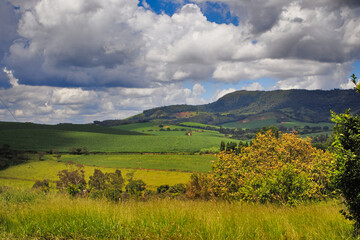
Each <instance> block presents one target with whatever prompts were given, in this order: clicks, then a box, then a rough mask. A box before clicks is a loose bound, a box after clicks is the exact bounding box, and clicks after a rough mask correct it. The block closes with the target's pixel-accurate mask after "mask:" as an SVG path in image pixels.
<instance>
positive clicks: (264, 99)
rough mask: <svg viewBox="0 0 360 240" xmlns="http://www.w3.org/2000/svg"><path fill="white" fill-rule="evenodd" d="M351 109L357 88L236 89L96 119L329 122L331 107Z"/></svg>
mask: <svg viewBox="0 0 360 240" xmlns="http://www.w3.org/2000/svg"><path fill="white" fill-rule="evenodd" d="M348 108H350V109H351V112H353V113H360V94H357V93H356V92H355V91H354V90H338V89H337V90H329V91H324V90H276V91H236V92H233V93H229V94H227V95H225V96H223V97H222V98H220V99H219V100H217V101H216V102H213V103H210V104H205V105H198V106H192V105H172V106H166V107H158V108H153V109H150V110H145V111H144V112H143V113H141V114H138V115H135V116H133V117H130V118H128V119H124V120H106V121H102V122H99V121H96V124H99V125H103V126H114V125H121V124H127V123H134V122H147V121H160V122H169V123H180V122H198V123H204V124H212V125H221V124H225V123H231V122H236V121H241V120H243V119H246V118H256V117H259V116H262V115H264V114H265V115H266V114H269V113H271V114H272V115H273V116H276V118H277V119H278V120H279V121H284V119H292V120H296V121H301V122H309V123H317V122H329V121H330V118H331V114H330V110H332V111H334V112H336V113H342V112H344V111H345V110H346V109H348Z"/></svg>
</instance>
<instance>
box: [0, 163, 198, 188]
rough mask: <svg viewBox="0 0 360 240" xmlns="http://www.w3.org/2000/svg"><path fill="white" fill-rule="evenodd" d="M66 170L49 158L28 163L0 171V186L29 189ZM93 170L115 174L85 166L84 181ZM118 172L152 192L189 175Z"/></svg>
mask: <svg viewBox="0 0 360 240" xmlns="http://www.w3.org/2000/svg"><path fill="white" fill-rule="evenodd" d="M66 168H69V167H68V166H66V164H65V163H63V162H57V161H55V160H53V159H51V158H49V157H47V160H45V161H30V162H28V163H25V164H21V165H17V166H12V167H9V168H7V169H5V170H2V171H0V186H10V187H21V188H31V187H32V185H33V184H34V182H35V181H36V180H44V179H49V180H51V181H53V182H54V181H57V180H59V179H58V177H57V173H58V172H59V171H61V170H63V169H66ZM95 168H99V169H101V171H103V172H115V170H116V169H117V168H104V167H94V166H85V167H84V170H85V178H86V180H89V176H91V175H92V174H93V173H94V169H95ZM74 169H75V168H74ZM120 170H121V172H122V175H123V176H124V177H125V178H126V174H127V173H131V172H133V173H134V178H135V179H142V180H143V181H144V182H145V183H146V184H147V188H148V189H152V190H155V189H156V187H157V186H160V185H163V184H168V185H174V184H177V183H186V182H188V181H189V179H190V175H191V173H189V172H178V171H157V170H145V169H121V168H120ZM53 186H54V185H53Z"/></svg>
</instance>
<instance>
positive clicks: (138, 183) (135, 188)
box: [125, 179, 146, 198]
mask: <svg viewBox="0 0 360 240" xmlns="http://www.w3.org/2000/svg"><path fill="white" fill-rule="evenodd" d="M125 189H126V192H127V193H129V194H130V195H132V196H135V197H136V198H138V197H139V196H141V194H142V192H143V191H144V190H145V189H146V184H145V183H144V181H143V180H141V179H139V180H133V179H131V180H130V181H129V183H128V184H127V185H126V187H125Z"/></svg>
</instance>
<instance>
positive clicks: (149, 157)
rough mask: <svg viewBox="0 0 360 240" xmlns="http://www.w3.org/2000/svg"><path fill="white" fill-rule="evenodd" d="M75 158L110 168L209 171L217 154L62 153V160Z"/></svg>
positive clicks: (89, 163) (87, 163) (80, 161)
mask: <svg viewBox="0 0 360 240" xmlns="http://www.w3.org/2000/svg"><path fill="white" fill-rule="evenodd" d="M69 160H73V161H74V162H75V163H80V164H86V165H90V166H102V167H110V168H143V169H158V170H181V171H195V172H208V171H210V170H211V165H212V162H213V161H215V160H216V156H215V155H178V154H96V155H93V154H90V155H68V154H67V155H62V157H61V161H63V162H67V161H69Z"/></svg>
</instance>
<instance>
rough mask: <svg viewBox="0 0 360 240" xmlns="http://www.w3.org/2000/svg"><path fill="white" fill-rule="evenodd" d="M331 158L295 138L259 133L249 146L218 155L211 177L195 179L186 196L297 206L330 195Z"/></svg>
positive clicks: (196, 176) (190, 184)
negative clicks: (238, 150)
mask: <svg viewBox="0 0 360 240" xmlns="http://www.w3.org/2000/svg"><path fill="white" fill-rule="evenodd" d="M332 161H333V155H332V154H330V153H329V152H323V151H322V150H318V149H316V148H314V147H312V146H311V143H310V139H306V140H303V139H301V138H299V136H297V135H296V134H279V136H278V137H277V136H275V134H274V133H273V132H272V131H271V130H270V131H267V132H265V133H258V134H257V135H256V138H255V139H254V140H253V143H252V145H251V146H248V147H243V148H242V149H241V151H240V153H239V154H238V155H237V154H236V153H235V152H230V153H227V152H225V151H223V152H221V153H220V154H219V156H218V161H217V162H216V163H215V164H214V165H213V172H212V173H211V174H209V176H204V175H193V176H192V177H191V181H190V183H189V186H188V191H187V195H188V196H190V197H200V198H205V199H206V198H209V197H210V196H211V195H213V196H214V197H217V198H221V199H226V200H246V201H256V202H261V203H265V202H275V203H281V204H290V205H292V204H297V203H299V202H302V201H304V200H320V199H324V198H326V197H328V196H329V195H331V194H332V193H333V187H332V185H331V181H330V177H329V176H330V174H331V172H332Z"/></svg>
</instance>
